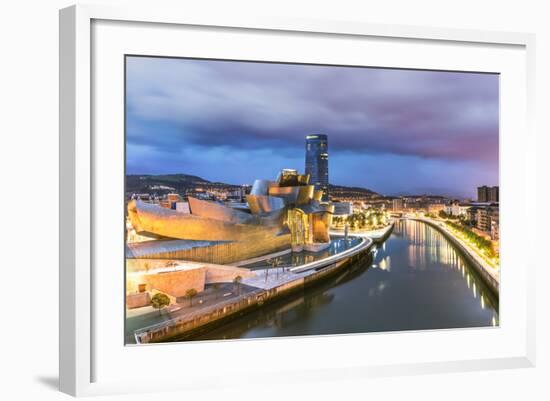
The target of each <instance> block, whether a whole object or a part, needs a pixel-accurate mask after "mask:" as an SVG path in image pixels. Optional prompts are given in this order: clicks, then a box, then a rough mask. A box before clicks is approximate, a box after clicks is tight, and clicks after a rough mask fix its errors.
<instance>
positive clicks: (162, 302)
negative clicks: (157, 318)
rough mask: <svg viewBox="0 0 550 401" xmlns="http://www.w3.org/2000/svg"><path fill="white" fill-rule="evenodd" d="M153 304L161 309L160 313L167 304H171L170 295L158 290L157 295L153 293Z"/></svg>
mask: <svg viewBox="0 0 550 401" xmlns="http://www.w3.org/2000/svg"><path fill="white" fill-rule="evenodd" d="M151 305H153V308H156V309H158V310H159V315H160V310H161V309H162V308H164V307H165V306H168V305H170V298H168V295H166V294H162V293H160V292H157V293H156V294H155V295H153V298H151Z"/></svg>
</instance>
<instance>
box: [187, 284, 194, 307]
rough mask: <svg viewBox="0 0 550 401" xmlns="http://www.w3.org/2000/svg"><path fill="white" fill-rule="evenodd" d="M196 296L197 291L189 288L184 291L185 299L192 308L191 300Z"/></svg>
mask: <svg viewBox="0 0 550 401" xmlns="http://www.w3.org/2000/svg"><path fill="white" fill-rule="evenodd" d="M196 296H197V290H195V289H194V288H189V289H188V290H187V291H185V297H186V298H187V299H188V300H189V306H193V298H195V297H196Z"/></svg>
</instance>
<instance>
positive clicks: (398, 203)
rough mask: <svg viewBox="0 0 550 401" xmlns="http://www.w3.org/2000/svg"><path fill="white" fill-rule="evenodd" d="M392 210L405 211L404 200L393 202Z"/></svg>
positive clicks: (397, 199)
mask: <svg viewBox="0 0 550 401" xmlns="http://www.w3.org/2000/svg"><path fill="white" fill-rule="evenodd" d="M392 209H393V211H394V212H400V211H402V210H403V199H402V198H396V199H394V200H393V201H392Z"/></svg>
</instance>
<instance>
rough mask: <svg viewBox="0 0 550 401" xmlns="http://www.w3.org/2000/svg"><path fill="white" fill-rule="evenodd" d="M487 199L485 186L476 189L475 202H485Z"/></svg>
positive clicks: (486, 187)
mask: <svg viewBox="0 0 550 401" xmlns="http://www.w3.org/2000/svg"><path fill="white" fill-rule="evenodd" d="M488 199H489V187H488V186H486V185H484V186H482V187H477V201H478V202H487V200H488Z"/></svg>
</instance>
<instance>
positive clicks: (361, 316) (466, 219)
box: [60, 6, 536, 395]
mask: <svg viewBox="0 0 550 401" xmlns="http://www.w3.org/2000/svg"><path fill="white" fill-rule="evenodd" d="M533 47H534V37H533V36H532V35H528V34H519V33H513V34H512V33H503V32H478V31H468V30H457V29H435V28H423V27H412V26H382V25H372V24H362V23H357V22H334V21H302V20H292V19H288V20H287V19H285V20H280V19H254V20H252V19H251V20H247V19H245V18H243V19H242V20H232V19H229V18H220V17H214V16H200V15H187V14H185V13H180V12H177V11H176V12H172V13H164V12H159V11H156V12H153V11H152V10H144V9H138V8H135V9H111V8H107V7H98V6H74V7H70V8H67V9H64V10H61V12H60V52H61V54H60V158H61V159H60V180H61V181H60V182H61V190H60V202H61V207H60V210H61V221H60V243H61V248H60V387H61V390H62V391H64V392H67V393H70V394H73V395H90V394H105V393H115V392H141V391H154V390H167V389H173V390H185V389H200V388H203V387H204V388H207V387H210V386H212V385H215V386H220V385H221V386H223V385H224V384H232V385H233V384H234V383H235V381H237V382H238V379H239V377H243V376H245V377H247V380H248V381H250V380H254V381H255V382H257V383H262V382H266V383H267V382H268V381H272V380H273V378H274V377H277V378H278V382H281V381H286V382H292V381H296V380H300V381H303V380H311V381H313V380H328V379H338V378H342V377H354V378H357V379H361V378H364V377H373V376H377V375H399V374H411V373H431V372H440V371H464V370H474V369H498V368H509V367H528V366H533V364H534V355H535V341H534V284H533V282H532V281H533V280H532V279H531V278H530V277H532V276H531V275H530V274H529V272H530V270H531V269H533V268H534V263H535V261H534V260H533V257H532V256H531V255H533V253H531V252H526V250H525V247H529V246H530V245H525V241H524V238H525V233H526V232H529V230H531V229H533V224H534V221H535V220H534V218H533V216H534V215H536V210H535V208H534V207H533V205H532V204H530V203H529V201H528V193H529V188H532V186H534V185H535V178H534V177H535V167H534V166H535V164H534V143H535V141H534V134H533V132H532V131H531V127H530V124H531V117H530V113H531V111H532V109H533V105H532V100H533V99H532V98H533V86H534V71H533V57H534V53H533ZM520 244H522V245H521V246H520ZM182 360H185V361H187V363H185V364H184V365H183V366H182V363H181V361H182ZM216 361H220V362H219V363H218V362H216ZM222 361H232V362H231V363H222ZM266 361H268V362H266ZM159 365H162V366H163V369H150V367H151V366H159ZM268 378H269V379H268Z"/></svg>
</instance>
